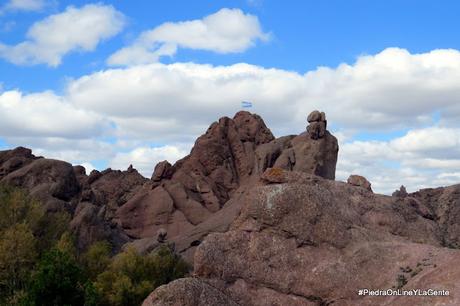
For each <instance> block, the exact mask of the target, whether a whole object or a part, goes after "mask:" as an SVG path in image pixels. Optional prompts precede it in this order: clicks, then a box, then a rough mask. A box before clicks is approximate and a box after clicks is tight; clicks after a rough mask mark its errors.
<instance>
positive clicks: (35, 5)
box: [2, 0, 47, 11]
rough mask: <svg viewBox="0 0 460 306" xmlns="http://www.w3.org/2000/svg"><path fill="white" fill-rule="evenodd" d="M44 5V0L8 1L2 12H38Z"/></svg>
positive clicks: (45, 3)
mask: <svg viewBox="0 0 460 306" xmlns="http://www.w3.org/2000/svg"><path fill="white" fill-rule="evenodd" d="M46 5H47V2H46V1H45V0H9V1H8V2H7V3H6V4H5V5H4V6H3V9H2V11H40V10H42V9H43V8H44V7H45V6H46Z"/></svg>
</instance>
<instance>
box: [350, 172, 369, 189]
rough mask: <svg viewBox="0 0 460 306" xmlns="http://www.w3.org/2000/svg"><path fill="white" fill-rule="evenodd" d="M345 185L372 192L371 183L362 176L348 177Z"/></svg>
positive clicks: (353, 175)
mask: <svg viewBox="0 0 460 306" xmlns="http://www.w3.org/2000/svg"><path fill="white" fill-rule="evenodd" d="M347 183H348V184H350V185H353V186H358V187H362V188H364V189H367V190H369V191H372V188H371V183H370V182H369V181H368V180H367V179H366V178H365V177H364V176H361V175H356V174H352V175H350V176H349V177H348V179H347Z"/></svg>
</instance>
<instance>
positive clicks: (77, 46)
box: [0, 4, 124, 67]
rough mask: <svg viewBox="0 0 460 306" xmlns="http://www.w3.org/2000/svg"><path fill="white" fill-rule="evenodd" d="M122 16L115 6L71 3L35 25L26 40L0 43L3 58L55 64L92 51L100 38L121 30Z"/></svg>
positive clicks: (54, 65)
mask: <svg viewBox="0 0 460 306" xmlns="http://www.w3.org/2000/svg"><path fill="white" fill-rule="evenodd" d="M123 26H124V17H123V15H122V14H121V13H120V12H118V11H117V10H115V9H114V8H113V7H112V6H107V5H102V4H88V5H85V6H83V7H81V8H76V7H73V6H69V7H67V8H66V10H65V11H64V12H62V13H59V14H56V15H51V16H49V17H47V18H45V19H44V20H41V21H38V22H36V23H35V24H33V25H32V27H31V28H30V29H29V30H28V32H27V40H25V41H23V42H21V43H19V44H17V45H14V46H9V45H5V44H1V43H0V57H2V58H4V59H6V60H8V61H10V62H12V63H14V64H18V65H33V64H42V63H44V64H47V65H49V66H52V67H56V66H58V65H60V64H61V61H62V58H63V57H64V56H65V55H66V54H68V53H70V52H72V51H81V52H88V51H93V50H94V49H95V48H96V47H97V45H98V44H99V42H100V41H102V40H104V39H108V38H110V37H112V36H114V35H116V34H117V33H119V32H120V31H121V29H122V28H123Z"/></svg>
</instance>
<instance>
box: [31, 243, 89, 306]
mask: <svg viewBox="0 0 460 306" xmlns="http://www.w3.org/2000/svg"><path fill="white" fill-rule="evenodd" d="M85 284H86V279H85V278H84V275H83V271H82V269H81V268H80V267H79V266H78V264H77V262H76V261H75V259H74V258H72V256H70V255H69V254H67V253H65V252H62V251H60V250H58V249H53V250H51V251H49V252H47V253H45V254H44V255H43V257H42V259H41V260H40V262H39V263H38V267H37V271H36V273H35V275H34V277H33V279H32V282H31V286H30V291H29V297H28V299H29V302H30V304H32V305H36V306H58V305H78V306H81V305H85Z"/></svg>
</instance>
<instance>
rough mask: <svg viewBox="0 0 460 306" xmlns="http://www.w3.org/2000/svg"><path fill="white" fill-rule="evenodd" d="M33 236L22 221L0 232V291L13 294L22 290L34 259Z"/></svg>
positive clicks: (5, 294) (6, 294) (9, 294)
mask: <svg viewBox="0 0 460 306" xmlns="http://www.w3.org/2000/svg"><path fill="white" fill-rule="evenodd" d="M36 256H37V254H36V251H35V237H34V236H33V234H32V231H31V230H30V229H29V228H28V226H27V225H26V224H24V223H20V224H14V225H12V226H11V227H9V228H7V229H5V230H3V231H1V233H0V286H1V288H2V289H1V290H0V293H3V294H1V295H2V296H5V297H8V296H14V295H15V291H17V290H19V291H20V290H23V289H24V288H25V285H26V283H27V280H28V277H29V274H30V271H31V270H32V268H33V265H34V264H35V260H36Z"/></svg>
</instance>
